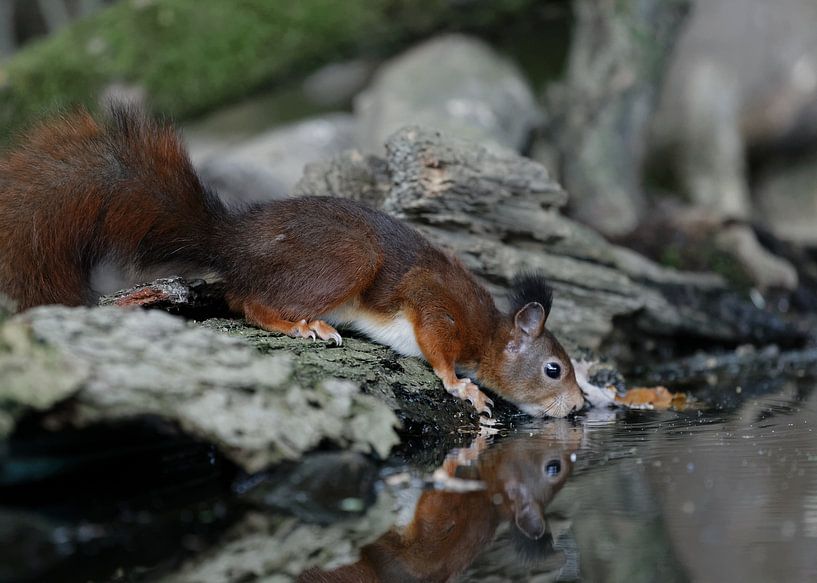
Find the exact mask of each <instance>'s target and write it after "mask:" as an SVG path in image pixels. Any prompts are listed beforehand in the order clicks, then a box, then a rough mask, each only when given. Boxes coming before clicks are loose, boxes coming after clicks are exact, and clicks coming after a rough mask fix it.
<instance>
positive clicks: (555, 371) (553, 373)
mask: <svg viewBox="0 0 817 583" xmlns="http://www.w3.org/2000/svg"><path fill="white" fill-rule="evenodd" d="M545 374H546V375H547V376H549V377H550V378H552V379H558V378H559V377H560V376H561V375H562V367H561V366H559V365H558V364H556V363H555V362H549V363H547V364H546V365H545Z"/></svg>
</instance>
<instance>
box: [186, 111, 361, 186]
mask: <svg viewBox="0 0 817 583" xmlns="http://www.w3.org/2000/svg"><path fill="white" fill-rule="evenodd" d="M354 136H355V130H354V120H353V118H352V116H351V115H348V114H342V113H336V114H331V115H325V116H321V117H316V118H312V119H308V120H305V121H301V122H297V123H294V124H291V125H287V126H283V127H279V128H275V129H272V130H269V131H267V132H265V133H263V134H260V135H257V136H255V137H253V138H252V139H250V140H249V141H246V142H244V143H242V144H241V145H239V146H237V147H234V148H230V149H229V150H227V149H223V150H218V151H216V152H215V153H213V154H210V155H209V156H206V157H204V158H203V159H202V160H200V161H198V162H197V164H196V166H197V169H198V171H199V172H200V174H201V176H202V178H204V180H205V181H206V182H207V183H208V184H209V185H211V186H213V187H214V188H215V189H216V190H217V191H218V193H219V195H220V196H221V197H222V198H223V199H225V200H227V201H232V202H258V201H264V200H270V199H276V198H284V197H287V196H289V194H290V191H291V190H292V187H293V186H294V185H295V183H296V182H297V181H298V179H299V178H300V177H301V175H302V174H303V170H304V166H306V165H307V164H309V163H310V162H314V161H316V160H322V159H324V158H328V157H330V156H332V155H334V154H336V153H339V152H341V151H343V150H345V149H347V148H351V147H352V146H353V145H354V139H355V138H354Z"/></svg>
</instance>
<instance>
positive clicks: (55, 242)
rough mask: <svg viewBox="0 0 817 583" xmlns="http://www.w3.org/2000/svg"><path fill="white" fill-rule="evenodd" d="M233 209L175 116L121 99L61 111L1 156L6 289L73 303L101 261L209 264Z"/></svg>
mask: <svg viewBox="0 0 817 583" xmlns="http://www.w3.org/2000/svg"><path fill="white" fill-rule="evenodd" d="M226 212H227V211H226V209H225V208H224V206H223V204H222V203H221V202H220V201H219V200H218V198H217V197H216V196H215V195H214V194H213V193H211V192H210V191H208V190H207V188H205V187H204V186H203V185H202V183H201V181H200V180H199V178H198V176H197V175H196V172H195V171H194V169H193V167H192V165H191V163H190V161H189V159H188V156H187V153H186V151H185V149H184V147H183V145H182V144H181V142H180V140H179V138H178V136H177V134H176V133H175V131H174V130H173V128H172V127H171V126H170V125H168V124H163V123H160V122H156V121H153V120H151V119H149V118H148V117H146V116H145V115H143V114H142V113H141V112H140V111H139V110H137V109H135V108H130V107H127V106H120V105H114V106H111V107H110V108H109V110H108V111H107V112H106V113H105V114H104V115H102V116H99V117H94V116H92V115H90V114H89V113H88V112H86V111H79V112H76V113H73V114H69V115H65V116H62V117H60V118H57V119H55V120H52V121H49V122H47V123H45V124H43V125H40V126H39V127H36V128H35V129H33V130H32V131H31V132H29V133H28V134H27V135H26V136H25V137H24V138H23V139H22V141H21V143H20V145H19V146H18V147H17V148H16V149H14V150H12V151H10V152H8V153H6V154H5V155H4V156H3V157H2V158H0V292H2V293H5V294H6V295H8V296H10V297H11V298H12V299H13V300H15V301H17V302H18V303H19V305H20V307H21V308H26V307H29V306H33V305H38V304H46V303H62V304H68V305H76V304H82V303H86V302H87V301H88V300H89V299H90V298H91V295H92V293H91V290H90V287H89V278H90V274H91V270H92V269H93V267H94V266H95V265H97V264H98V263H99V262H100V261H102V260H114V261H117V262H123V263H124V262H127V263H130V264H133V265H134V266H135V267H136V268H138V269H143V268H146V267H149V266H151V265H157V264H162V263H174V264H177V265H178V264H182V265H187V266H189V267H190V268H191V269H209V268H210V267H211V263H212V262H213V253H214V251H215V247H216V245H215V243H214V242H213V240H212V239H213V238H214V237H215V236H216V232H217V226H218V225H219V224H220V223H221V222H222V221H221V219H222V217H223V215H224V214H226Z"/></svg>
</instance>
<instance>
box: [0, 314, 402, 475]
mask: <svg viewBox="0 0 817 583" xmlns="http://www.w3.org/2000/svg"><path fill="white" fill-rule="evenodd" d="M0 337H2V338H4V339H5V340H6V345H5V346H0V370H2V371H3V373H4V374H3V384H2V386H0V412H2V413H3V414H4V416H5V417H6V419H11V421H12V422H13V420H14V416H15V413H16V412H17V411H20V410H25V409H26V407H27V406H28V407H29V408H37V409H43V408H45V407H46V406H48V405H53V404H55V402H58V401H64V402H70V404H71V407H70V408H67V409H66V411H64V412H63V413H62V414H60V415H59V416H58V420H54V423H56V422H57V421H59V422H61V423H70V424H71V425H80V426H81V425H86V424H89V423H93V422H97V421H100V420H108V421H110V420H116V419H125V418H133V417H137V416H143V415H151V416H158V417H160V418H163V419H166V420H168V421H169V422H171V423H175V424H177V425H178V426H180V427H181V428H182V429H183V430H185V431H187V432H188V433H190V434H192V435H195V436H198V437H200V438H202V439H205V440H207V441H209V442H211V443H214V444H216V445H217V446H218V447H219V448H220V449H221V450H222V451H223V452H224V453H225V454H226V455H227V456H228V457H229V458H231V459H232V460H233V461H235V462H237V463H239V464H240V465H242V466H243V467H244V468H245V469H246V470H248V471H257V470H260V469H261V468H263V467H265V466H267V465H269V464H272V463H275V462H279V461H282V460H285V459H296V458H298V457H299V456H300V455H301V454H302V453H304V452H306V451H308V450H310V449H314V448H315V447H317V445H318V444H319V443H321V442H322V441H325V440H328V441H332V442H335V443H337V444H339V445H342V446H345V447H349V448H352V449H360V450H364V451H375V452H377V453H378V454H380V455H381V456H386V455H387V454H388V453H389V450H390V449H391V447H392V446H393V445H394V444H395V443H397V441H398V439H397V435H396V433H395V431H394V429H395V426H396V425H397V419H396V417H395V415H394V413H393V412H392V410H391V409H390V408H389V407H388V406H386V405H385V404H384V403H383V402H382V401H379V400H377V399H375V398H372V397H371V396H367V395H363V394H361V392H360V387H359V384H358V383H356V382H354V381H353V380H351V379H353V378H355V377H354V375H351V374H346V375H343V374H334V375H332V374H322V375H319V374H312V375H311V376H307V375H303V374H296V372H295V371H296V369H295V365H294V362H293V361H294V355H293V354H291V353H289V352H288V351H286V350H278V351H276V352H275V354H272V355H269V354H262V353H261V352H259V351H257V350H255V349H253V348H252V347H251V346H249V345H248V344H247V343H246V342H245V341H242V340H240V339H238V338H232V337H230V336H228V335H226V334H219V333H215V332H213V331H212V330H206V329H203V328H200V327H196V326H194V325H191V324H188V323H186V322H185V321H184V320H182V319H180V318H177V317H173V316H171V315H169V314H165V313H163V312H160V311H143V310H122V309H117V308H93V309H92V308H65V307H59V306H51V307H41V308H35V309H33V310H29V311H27V312H25V313H24V314H21V315H19V316H16V317H14V318H12V319H10V320H9V321H7V322H5V323H4V324H2V327H0ZM9 338H10V339H11V341H9V340H8V339H9ZM22 358H28V359H29V360H28V361H27V362H25V363H23V362H22V361H21V359H22ZM55 362H56V364H55ZM44 364H45V365H46V368H44V369H42V370H41V371H40V372H39V373H38V375H39V376H32V375H33V374H34V373H32V372H31V371H32V370H38V369H40V368H41V367H42V366H43V365H44ZM298 368H299V369H300V367H298ZM329 369H330V367H325V369H324V370H329ZM341 379H343V380H341ZM44 387H45V388H44ZM57 389H59V390H57ZM54 423H52V424H51V425H52V426H53V424H54ZM5 429H7V430H8V429H11V424H10V423H9V422H8V421H6V427H5Z"/></svg>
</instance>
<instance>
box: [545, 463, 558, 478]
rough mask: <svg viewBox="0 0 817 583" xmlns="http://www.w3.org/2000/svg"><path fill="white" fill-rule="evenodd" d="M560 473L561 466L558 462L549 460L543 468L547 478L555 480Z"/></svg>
mask: <svg viewBox="0 0 817 583" xmlns="http://www.w3.org/2000/svg"><path fill="white" fill-rule="evenodd" d="M561 471H562V464H561V462H559V460H551V461H549V462H548V463H547V465H546V466H545V475H546V476H547V477H548V478H555V477H556V476H558V475H559V472H561Z"/></svg>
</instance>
